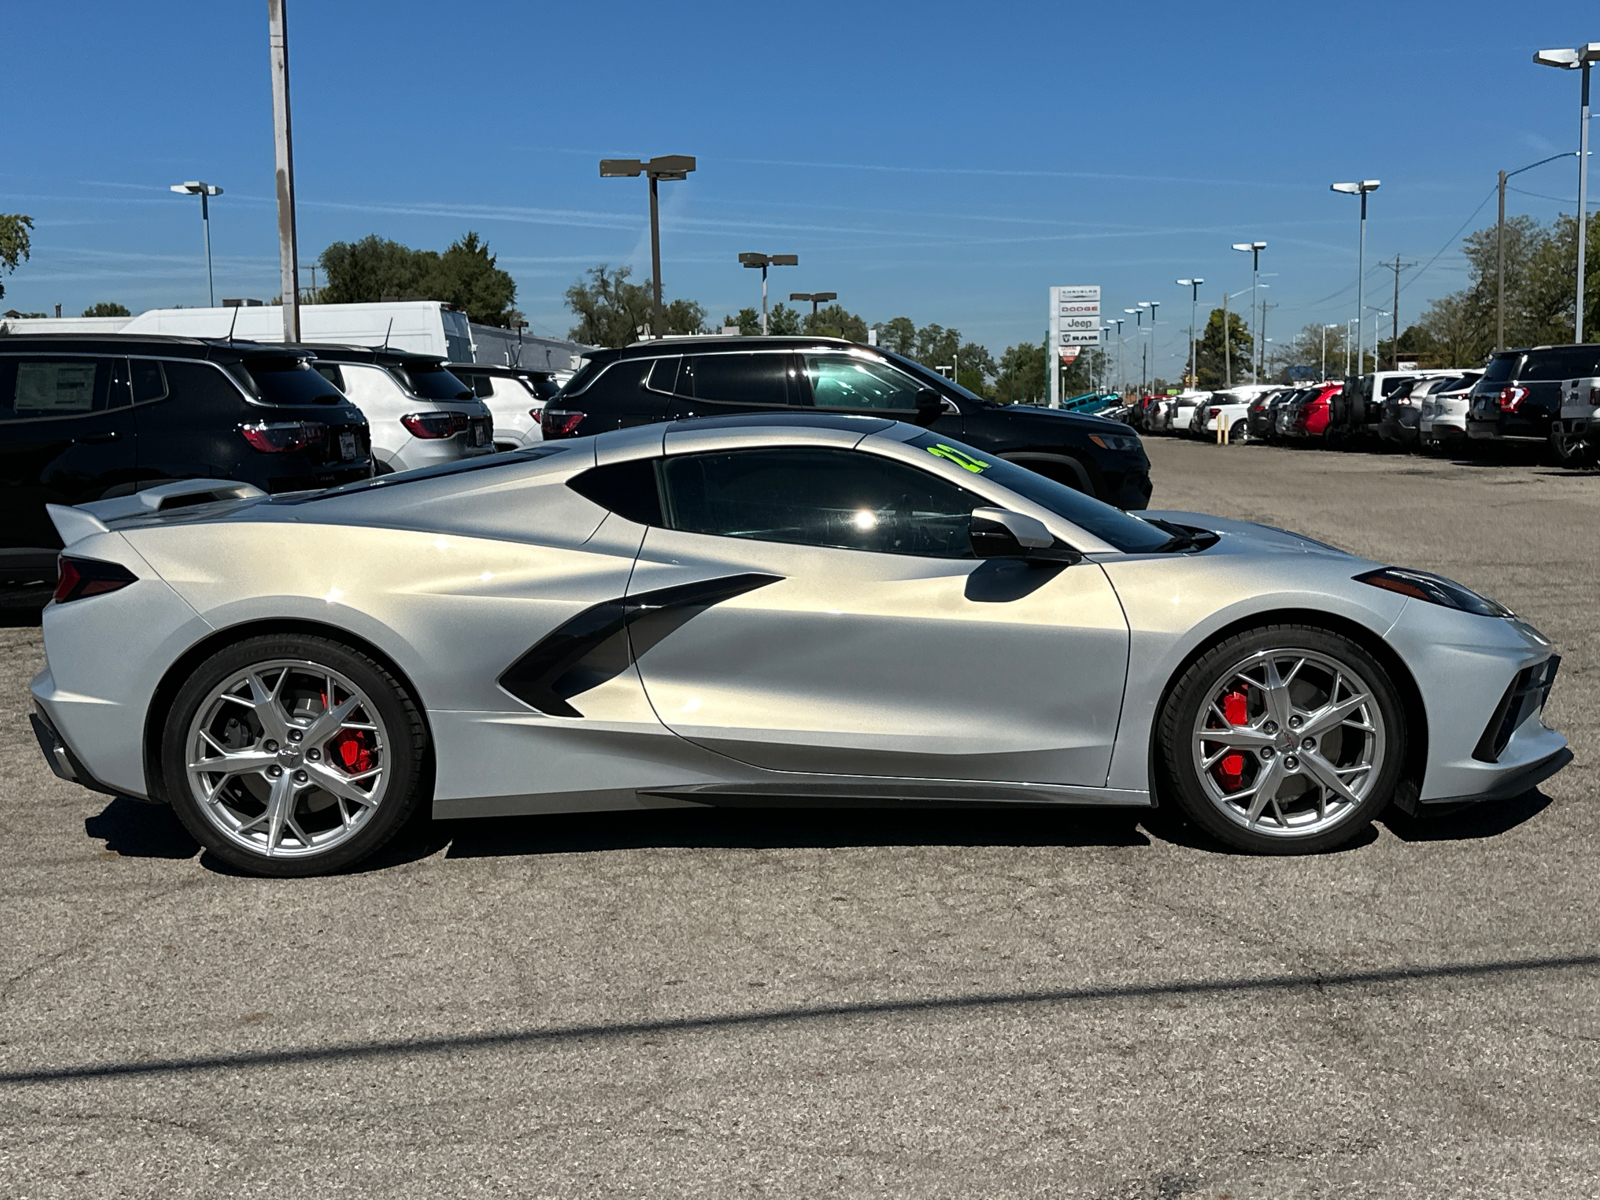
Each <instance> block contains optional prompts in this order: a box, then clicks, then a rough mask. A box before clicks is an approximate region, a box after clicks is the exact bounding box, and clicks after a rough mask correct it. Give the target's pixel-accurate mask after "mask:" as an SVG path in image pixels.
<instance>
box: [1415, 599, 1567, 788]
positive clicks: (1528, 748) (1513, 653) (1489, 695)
mask: <svg viewBox="0 0 1600 1200" xmlns="http://www.w3.org/2000/svg"><path fill="white" fill-rule="evenodd" d="M1386 640H1387V641H1388V642H1389V644H1390V645H1391V646H1393V647H1394V648H1395V650H1396V651H1397V652H1398V653H1399V654H1400V657H1401V658H1402V660H1403V661H1404V662H1405V663H1406V665H1407V667H1408V668H1409V669H1410V671H1411V673H1412V678H1413V679H1414V681H1415V682H1416V685H1417V689H1418V691H1420V692H1421V694H1422V705H1423V711H1424V714H1425V716H1426V718H1427V739H1428V741H1427V747H1428V749H1427V762H1426V767H1425V773H1424V777H1423V781H1422V787H1421V790H1420V793H1419V796H1418V802H1419V803H1420V805H1421V806H1422V807H1423V808H1424V809H1428V808H1431V807H1432V806H1434V805H1439V804H1443V805H1458V804H1462V803H1466V802H1468V801H1469V800H1474V799H1492V798H1494V797H1496V796H1503V795H1517V794H1519V793H1520V792H1522V791H1526V790H1527V789H1528V788H1529V787H1531V786H1533V785H1534V783H1537V782H1539V781H1541V780H1543V779H1545V778H1548V777H1549V775H1551V774H1554V773H1555V772H1556V771H1558V770H1560V769H1561V767H1562V766H1564V765H1566V762H1567V761H1568V760H1567V759H1564V758H1562V757H1561V755H1562V751H1564V750H1566V749H1567V739H1566V738H1564V737H1563V736H1562V735H1561V734H1560V733H1558V732H1556V731H1555V730H1553V729H1551V728H1549V727H1548V726H1547V725H1545V723H1544V719H1543V712H1544V703H1545V700H1546V698H1547V697H1548V695H1549V691H1550V686H1551V684H1552V683H1553V682H1554V676H1555V668H1556V665H1557V664H1558V663H1559V659H1558V658H1557V657H1556V656H1555V654H1554V653H1553V647H1552V646H1551V644H1550V641H1549V639H1547V638H1545V637H1544V635H1543V634H1541V633H1539V631H1538V630H1536V629H1534V628H1533V627H1532V626H1531V625H1528V624H1526V623H1525V622H1523V621H1519V620H1515V619H1505V618H1498V617H1480V616H1474V615H1472V614H1470V613H1463V612H1457V611H1455V610H1454V609H1448V608H1443V607H1441V606H1440V605H1437V604H1428V603H1425V602H1423V601H1420V600H1413V601H1411V602H1410V603H1408V604H1407V605H1406V608H1405V609H1404V610H1403V611H1402V612H1401V614H1400V618H1399V620H1397V621H1396V622H1395V624H1394V626H1393V627H1392V628H1391V629H1390V630H1389V633H1388V635H1387V638H1386ZM1545 767H1548V768H1549V769H1548V771H1546V772H1545V773H1544V774H1543V775H1540V774H1539V772H1540V771H1541V770H1543V769H1544V768H1545ZM1508 788H1509V789H1512V790H1511V791H1509V792H1508V791H1507V789H1508Z"/></svg>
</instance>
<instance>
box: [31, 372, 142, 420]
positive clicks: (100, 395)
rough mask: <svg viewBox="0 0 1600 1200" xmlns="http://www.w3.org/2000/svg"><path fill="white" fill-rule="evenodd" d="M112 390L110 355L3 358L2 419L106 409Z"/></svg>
mask: <svg viewBox="0 0 1600 1200" xmlns="http://www.w3.org/2000/svg"><path fill="white" fill-rule="evenodd" d="M110 390H111V360H110V359H109V358H45V357H42V356H41V357H38V358H32V357H29V358H21V357H18V358H0V421H36V420H40V419H43V418H51V417H81V416H86V415H88V414H89V413H96V412H104V411H105V409H106V406H107V399H108V395H109V393H110ZM121 403H123V404H126V403H127V401H126V400H123V401H121Z"/></svg>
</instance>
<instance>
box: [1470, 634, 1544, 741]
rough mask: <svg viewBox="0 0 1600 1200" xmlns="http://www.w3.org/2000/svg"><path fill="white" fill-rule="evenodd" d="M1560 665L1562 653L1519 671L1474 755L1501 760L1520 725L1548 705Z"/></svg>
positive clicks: (1485, 728) (1501, 698)
mask: <svg viewBox="0 0 1600 1200" xmlns="http://www.w3.org/2000/svg"><path fill="white" fill-rule="evenodd" d="M1560 666H1561V656H1560V655H1559V654H1552V655H1551V656H1550V657H1549V658H1547V659H1545V660H1544V661H1543V662H1542V663H1536V664H1535V665H1533V666H1531V667H1524V668H1523V669H1522V670H1520V671H1518V672H1517V676H1516V678H1515V679H1513V680H1512V681H1511V684H1510V686H1508V687H1507V688H1506V691H1505V695H1503V696H1501V697H1500V703H1499V704H1497V705H1495V709H1494V716H1492V717H1490V718H1489V723H1488V724H1487V725H1485V726H1484V727H1483V736H1482V737H1480V738H1479V739H1478V744H1477V746H1476V747H1475V748H1474V749H1473V751H1472V757H1473V758H1475V759H1477V760H1478V761H1479V762H1490V763H1492V762H1499V761H1500V756H1501V755H1502V754H1504V753H1505V749H1506V746H1507V744H1508V743H1509V742H1510V741H1511V735H1512V734H1513V733H1515V732H1516V730H1517V727H1518V726H1519V725H1521V724H1522V723H1523V722H1524V721H1526V720H1527V719H1528V718H1529V717H1530V716H1532V715H1533V714H1534V713H1536V712H1539V711H1540V710H1541V709H1543V708H1544V702H1545V701H1546V700H1547V699H1549V697H1550V687H1551V685H1552V684H1553V683H1555V681H1556V671H1557V669H1558V668H1559V667H1560Z"/></svg>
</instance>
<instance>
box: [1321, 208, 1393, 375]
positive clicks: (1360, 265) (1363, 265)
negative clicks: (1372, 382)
mask: <svg viewBox="0 0 1600 1200" xmlns="http://www.w3.org/2000/svg"><path fill="white" fill-rule="evenodd" d="M1382 182H1383V181H1382V180H1380V179H1358V180H1355V181H1353V182H1351V183H1330V184H1329V185H1328V190H1329V191H1334V192H1341V193H1343V194H1344V195H1346V196H1360V197H1361V241H1360V245H1359V248H1358V249H1357V250H1356V374H1357V375H1359V374H1361V372H1362V370H1363V367H1364V362H1363V358H1362V353H1363V350H1364V344H1363V342H1362V338H1363V337H1364V336H1365V332H1366V328H1367V327H1366V326H1365V325H1363V324H1362V323H1361V314H1362V312H1363V311H1364V309H1363V308H1362V295H1361V277H1362V276H1363V275H1365V274H1366V273H1367V193H1368V192H1375V191H1377V190H1378V185H1379V184H1380V183H1382ZM1374 336H1376V335H1374ZM1374 369H1376V368H1374Z"/></svg>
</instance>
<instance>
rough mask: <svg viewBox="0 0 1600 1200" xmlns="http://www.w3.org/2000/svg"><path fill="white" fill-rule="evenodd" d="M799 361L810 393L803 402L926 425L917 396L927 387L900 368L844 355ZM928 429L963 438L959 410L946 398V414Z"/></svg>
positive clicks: (803, 355) (805, 356)
mask: <svg viewBox="0 0 1600 1200" xmlns="http://www.w3.org/2000/svg"><path fill="white" fill-rule="evenodd" d="M798 358H799V359H800V382H801V384H802V385H803V386H804V389H805V392H806V396H805V399H804V400H803V401H802V402H803V403H809V404H810V405H811V406H812V407H813V408H817V409H820V410H825V411H828V412H847V413H857V414H862V415H866V416H873V417H888V418H889V419H890V420H894V421H908V422H913V423H916V424H923V423H924V422H923V421H921V420H918V412H917V398H918V397H919V396H920V395H921V394H922V393H923V392H926V391H928V390H930V389H929V386H928V384H927V383H925V382H923V381H922V380H920V379H915V378H913V377H912V376H910V375H908V374H907V373H906V372H904V371H902V370H900V369H899V368H898V367H895V366H893V365H891V364H889V363H886V362H883V361H881V360H879V359H876V358H871V357H868V356H867V355H863V354H849V353H845V352H842V351H831V352H830V351H820V352H815V353H811V352H802V353H801V354H799V355H798ZM929 428H931V429H936V430H938V431H939V432H940V433H942V434H944V435H945V436H946V437H962V436H964V430H963V427H962V418H961V410H960V409H959V408H958V407H957V406H956V405H955V403H954V402H953V401H950V400H948V399H947V400H945V402H944V412H943V415H941V416H940V417H939V418H938V419H937V420H935V421H934V423H933V424H932V425H931V426H929Z"/></svg>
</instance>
